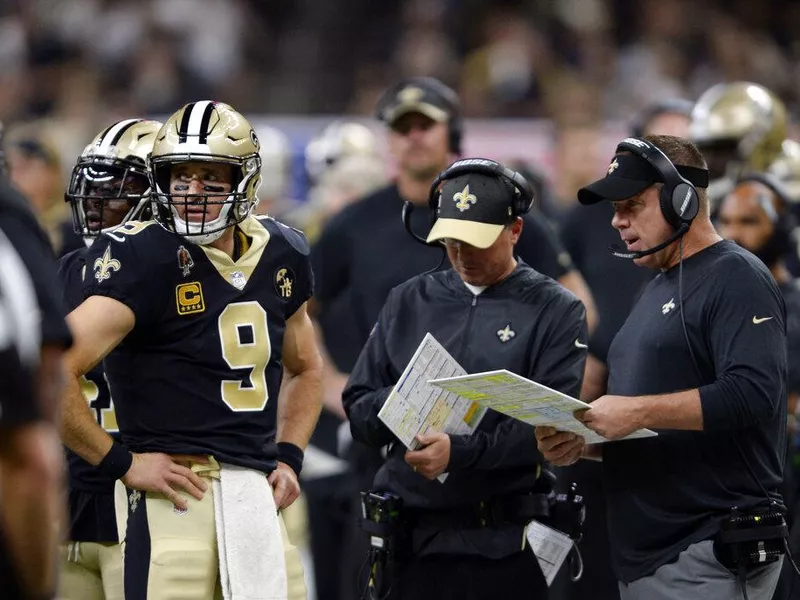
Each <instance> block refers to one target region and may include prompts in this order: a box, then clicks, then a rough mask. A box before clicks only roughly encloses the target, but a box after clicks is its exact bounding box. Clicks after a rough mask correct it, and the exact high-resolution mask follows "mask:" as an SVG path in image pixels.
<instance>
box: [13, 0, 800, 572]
mask: <svg viewBox="0 0 800 600" xmlns="http://www.w3.org/2000/svg"><path fill="white" fill-rule="evenodd" d="M412 75H430V76H434V77H437V78H439V79H441V80H442V81H444V82H445V83H447V84H448V85H450V86H452V87H453V88H454V89H456V90H457V91H458V92H459V94H460V97H461V100H462V103H463V108H464V113H465V116H466V127H465V130H466V133H465V155H480V156H486V157H490V158H495V159H498V160H501V161H504V162H508V161H524V162H525V163H527V164H528V165H530V166H531V167H532V168H533V169H534V170H536V171H538V172H540V173H542V174H544V175H545V176H546V178H547V180H548V182H549V183H550V187H551V188H552V192H553V202H554V205H555V208H556V210H555V211H554V213H553V214H551V216H557V214H558V213H559V212H561V211H563V210H565V209H566V208H568V207H569V206H570V205H571V204H572V203H574V201H575V198H574V195H575V191H576V190H577V189H578V188H579V187H581V186H582V185H583V184H585V183H587V182H589V181H591V180H594V179H595V178H596V177H597V175H598V173H602V170H603V169H604V168H605V166H606V165H607V164H608V158H609V156H610V155H611V153H612V152H613V150H614V146H615V144H616V142H617V141H618V140H619V138H620V137H622V136H623V134H625V133H627V132H628V131H629V128H630V124H631V122H632V121H633V120H634V119H635V118H636V116H637V115H638V114H639V113H640V111H642V110H643V109H644V108H645V107H646V106H648V105H649V104H651V103H652V102H654V101H657V100H661V99H665V98H679V97H680V98H686V99H689V100H695V99H696V98H697V97H698V96H699V95H700V94H701V93H702V92H703V91H705V90H706V89H708V88H709V87H711V86H712V85H714V84H715V83H719V82H725V81H741V80H744V81H753V82H756V83H760V84H763V85H764V86H766V87H767V88H769V89H770V90H772V91H773V92H775V93H776V94H777V95H778V96H780V98H781V99H782V100H783V101H784V102H785V104H786V107H787V109H788V111H789V114H790V121H791V125H790V128H791V130H792V131H793V132H794V133H795V135H793V136H792V137H794V138H795V139H797V137H798V136H797V126H796V122H797V118H798V117H800V2H796V1H794V2H793V1H791V0H761V1H758V2H755V1H753V0H727V1H725V0H694V1H692V0H501V1H498V0H495V1H491V0H383V1H381V2H370V1H369V0H293V1H291V2H275V1H272V2H270V1H265V0H0V122H2V123H3V125H4V129H5V148H6V150H7V153H8V155H9V157H10V158H13V155H14V153H15V152H22V153H23V154H25V155H26V156H27V158H30V159H31V160H32V163H31V164H30V165H28V167H29V170H28V171H27V172H26V173H25V175H23V176H24V177H27V179H28V180H29V181H30V182H31V185H33V189H35V190H36V193H37V194H40V195H41V198H42V200H41V201H40V205H39V206H38V207H37V208H38V210H39V215H40V217H41V218H42V219H43V221H44V222H45V225H47V226H48V227H49V228H50V229H51V231H52V230H54V229H55V226H56V225H57V224H58V223H60V222H63V221H64V220H65V219H67V218H68V209H67V205H66V204H65V203H64V202H63V191H64V187H65V186H66V183H67V179H68V176H69V172H70V170H71V168H72V166H73V165H74V162H75V159H76V158H77V156H78V154H79V153H80V151H81V150H82V149H83V147H84V146H85V145H86V144H88V142H89V141H90V140H91V139H92V137H93V136H94V135H95V134H96V133H97V132H99V131H101V130H102V129H103V128H105V127H106V126H107V125H108V124H110V123H112V122H114V121H116V120H119V119H123V118H130V117H135V116H141V117H152V118H157V119H163V118H165V116H166V115H168V114H170V113H172V112H173V111H174V110H176V109H177V108H178V107H180V106H181V105H182V104H184V103H186V102H189V101H193V100H198V99H206V98H210V99H216V100H221V101H224V102H228V103H230V104H231V105H233V106H234V107H235V108H236V109H237V110H239V111H241V112H242V113H244V114H245V115H246V116H247V117H248V118H249V119H250V120H251V122H252V123H253V125H254V126H255V128H256V130H257V132H258V133H259V137H260V138H261V140H262V143H263V144H264V146H265V151H269V150H270V149H271V148H272V149H274V150H275V153H276V156H277V161H273V162H270V163H268V164H267V166H266V167H265V172H264V178H265V180H266V182H267V185H266V186H265V187H267V186H268V185H269V183H270V182H272V183H273V184H274V183H275V181H276V180H277V181H279V182H280V183H279V184H278V185H273V186H272V188H273V189H277V190H279V195H280V196H282V197H285V198H288V199H290V201H291V203H302V202H303V201H304V200H305V199H306V197H307V192H308V188H309V180H308V177H307V173H306V169H305V148H306V145H307V143H308V142H309V140H311V139H312V138H313V137H314V136H315V135H317V134H319V133H320V132H321V131H322V129H323V128H324V127H325V125H327V124H328V123H330V122H332V121H334V120H337V119H341V118H346V119H352V120H357V121H360V122H362V123H364V124H366V125H368V126H369V127H370V128H372V129H373V131H375V132H376V133H377V134H378V135H379V137H381V136H382V135H383V130H382V127H381V125H380V124H378V123H377V122H376V121H375V120H374V118H373V109H374V105H375V102H376V100H377V98H378V97H379V95H380V94H381V92H382V91H383V90H384V89H385V88H386V87H387V86H389V85H390V84H392V83H394V82H395V81H397V80H398V79H400V78H402V77H406V76H412ZM269 127H274V128H277V129H278V130H280V131H281V132H282V133H283V134H284V135H285V136H286V138H285V142H286V145H285V146H284V145H282V142H278V143H276V144H274V145H271V138H270V135H269V133H268V128H269ZM37 161H38V162H39V163H41V164H33V163H36V162H37ZM386 163H387V167H388V168H389V171H390V172H391V163H390V161H389V159H388V157H386ZM275 165H277V167H276V166H275ZM262 192H263V190H262ZM290 206H291V205H290ZM284 208H286V207H284ZM310 583H311V582H310Z"/></svg>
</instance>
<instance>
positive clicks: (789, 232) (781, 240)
mask: <svg viewBox="0 0 800 600" xmlns="http://www.w3.org/2000/svg"><path fill="white" fill-rule="evenodd" d="M747 182H756V183H760V184H761V185H763V186H765V187H766V188H767V189H769V190H770V191H771V192H772V193H773V194H775V196H777V198H778V200H779V201H780V203H781V206H780V207H779V208H778V210H776V209H775V207H774V206H773V205H772V200H770V199H761V198H760V199H759V200H760V202H759V205H760V206H761V209H762V210H763V211H764V213H765V214H766V215H767V217H768V218H769V220H770V221H771V222H772V227H773V232H772V235H771V236H770V238H769V239H768V240H767V242H766V244H765V245H764V246H762V248H760V249H759V250H758V251H756V252H755V254H756V256H758V257H759V258H760V259H761V260H762V261H764V262H765V263H768V262H769V261H772V260H774V259H776V258H778V257H783V256H784V255H786V254H789V253H791V252H794V251H796V249H797V243H796V241H795V240H794V234H793V232H794V231H795V230H796V229H797V227H798V222H797V217H796V216H795V214H794V213H793V212H792V210H791V203H792V199H791V195H790V194H789V191H788V190H787V189H786V186H785V185H784V184H783V182H781V181H780V180H779V179H778V178H777V177H775V176H774V175H770V174H769V173H760V172H754V173H745V174H744V175H742V176H741V177H739V179H737V180H736V183H735V184H734V188H735V187H736V186H738V185H739V184H742V183H747Z"/></svg>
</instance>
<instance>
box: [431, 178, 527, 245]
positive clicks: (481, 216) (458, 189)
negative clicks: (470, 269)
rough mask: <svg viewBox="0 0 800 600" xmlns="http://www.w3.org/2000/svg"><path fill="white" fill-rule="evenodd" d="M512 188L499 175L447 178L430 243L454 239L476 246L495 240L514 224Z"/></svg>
mask: <svg viewBox="0 0 800 600" xmlns="http://www.w3.org/2000/svg"><path fill="white" fill-rule="evenodd" d="M512 195H513V190H511V189H510V188H509V186H508V185H507V184H506V183H505V182H503V181H502V180H501V179H500V178H499V177H492V176H491V175H484V174H482V173H468V174H465V175H460V176H458V177H454V178H453V179H448V180H447V181H445V183H444V185H443V186H442V190H441V195H440V196H439V214H438V218H437V219H436V222H435V223H434V224H433V227H432V228H431V232H430V234H428V240H427V241H428V242H433V241H436V240H443V239H445V238H452V239H455V240H459V241H462V242H466V243H467V244H469V245H471V246H475V247H476V248H488V247H489V246H491V245H492V244H494V243H495V241H496V240H497V238H498V237H499V236H500V232H501V231H503V227H505V226H506V225H508V224H509V223H511V222H512V221H513V220H514V219H513V217H512V209H511V199H512Z"/></svg>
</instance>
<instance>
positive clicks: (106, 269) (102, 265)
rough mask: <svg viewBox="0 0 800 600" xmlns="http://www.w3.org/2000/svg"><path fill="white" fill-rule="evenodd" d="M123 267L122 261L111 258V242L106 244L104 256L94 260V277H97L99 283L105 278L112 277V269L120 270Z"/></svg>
mask: <svg viewBox="0 0 800 600" xmlns="http://www.w3.org/2000/svg"><path fill="white" fill-rule="evenodd" d="M121 268H122V263H120V262H119V261H118V260H117V259H116V258H111V245H110V244H109V245H108V246H106V251H105V252H103V256H102V257H101V258H97V259H95V261H94V278H95V279H97V282H98V283H102V282H103V280H105V279H108V278H109V277H111V272H112V271H119V270H120V269H121Z"/></svg>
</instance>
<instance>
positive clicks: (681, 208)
mask: <svg viewBox="0 0 800 600" xmlns="http://www.w3.org/2000/svg"><path fill="white" fill-rule="evenodd" d="M620 150H627V151H628V152H631V153H632V154H634V155H636V156H638V157H640V158H643V159H644V160H646V161H647V162H648V163H649V164H650V165H651V166H652V167H653V168H654V169H655V170H656V171H658V173H659V174H660V175H661V178H662V179H663V180H664V186H663V187H662V188H661V196H660V198H659V205H660V206H661V214H663V215H664V219H666V221H667V223H669V224H670V225H671V226H672V227H673V228H674V229H676V230H677V229H679V228H680V227H681V226H682V225H686V226H687V227H688V226H689V225H691V224H692V221H693V220H694V218H695V217H696V216H697V213H698V212H700V196H699V194H698V192H697V188H696V187H695V186H694V184H693V183H691V182H690V181H689V180H688V179H686V178H684V177H683V176H682V175H681V174H680V173H679V172H678V170H677V169H676V168H675V165H674V164H673V162H672V161H671V160H670V159H669V158H668V157H667V155H666V154H664V153H663V152H662V151H661V149H660V148H658V147H656V146H654V145H653V144H651V143H650V142H648V141H647V140H643V139H641V138H626V139H624V140H623V141H622V142H620V143H619V145H618V146H617V151H620Z"/></svg>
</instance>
